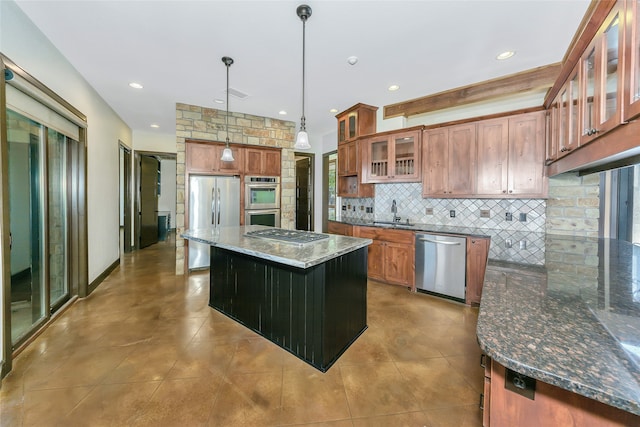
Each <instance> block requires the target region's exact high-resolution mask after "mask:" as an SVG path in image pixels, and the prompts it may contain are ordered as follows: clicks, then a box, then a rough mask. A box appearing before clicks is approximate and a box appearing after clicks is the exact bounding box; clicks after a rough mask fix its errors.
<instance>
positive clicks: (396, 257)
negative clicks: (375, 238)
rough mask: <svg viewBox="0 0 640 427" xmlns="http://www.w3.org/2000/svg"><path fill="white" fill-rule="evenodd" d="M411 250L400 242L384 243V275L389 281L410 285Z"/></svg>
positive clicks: (412, 257)
mask: <svg viewBox="0 0 640 427" xmlns="http://www.w3.org/2000/svg"><path fill="white" fill-rule="evenodd" d="M413 262H414V255H413V250H412V249H411V247H409V246H407V245H406V244H402V243H391V242H387V243H385V248H384V277H385V280H386V281H387V282H389V283H394V284H398V285H405V286H412V284H413V282H414V278H413V277H412V275H413V271H414V269H413V268H412V263H413Z"/></svg>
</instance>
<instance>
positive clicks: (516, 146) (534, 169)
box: [508, 112, 546, 197]
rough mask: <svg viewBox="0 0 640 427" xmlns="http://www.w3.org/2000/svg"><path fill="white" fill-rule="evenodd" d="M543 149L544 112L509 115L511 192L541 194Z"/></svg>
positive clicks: (509, 179)
mask: <svg viewBox="0 0 640 427" xmlns="http://www.w3.org/2000/svg"><path fill="white" fill-rule="evenodd" d="M544 151H545V144H544V112H537V113H530V114H522V115H519V116H515V117H510V118H509V177H508V183H509V190H508V193H509V194H510V195H512V194H513V195H523V194H527V195H532V196H543V197H544V195H545V193H546V181H545V176H544Z"/></svg>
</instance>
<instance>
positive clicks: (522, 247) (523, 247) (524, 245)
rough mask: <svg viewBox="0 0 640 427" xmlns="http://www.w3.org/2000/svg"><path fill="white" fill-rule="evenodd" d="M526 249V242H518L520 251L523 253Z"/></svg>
mask: <svg viewBox="0 0 640 427" xmlns="http://www.w3.org/2000/svg"><path fill="white" fill-rule="evenodd" d="M525 249H527V241H526V240H520V250H521V251H523V250H525Z"/></svg>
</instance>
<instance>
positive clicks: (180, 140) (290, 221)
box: [176, 103, 296, 274]
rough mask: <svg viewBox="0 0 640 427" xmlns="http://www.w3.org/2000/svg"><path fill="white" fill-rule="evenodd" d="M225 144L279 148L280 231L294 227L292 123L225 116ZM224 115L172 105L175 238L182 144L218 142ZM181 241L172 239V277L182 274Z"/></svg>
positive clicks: (179, 223) (179, 221)
mask: <svg viewBox="0 0 640 427" xmlns="http://www.w3.org/2000/svg"><path fill="white" fill-rule="evenodd" d="M229 114H230V115H229V140H230V141H231V142H233V143H237V144H245V145H258V146H264V147H278V148H282V173H281V177H282V178H281V191H280V196H281V202H280V203H281V219H280V221H281V227H282V228H287V229H291V228H294V227H295V208H296V200H295V194H296V183H295V159H294V151H293V144H294V142H295V131H296V130H295V126H296V125H295V123H294V122H290V121H284V120H279V119H272V118H269V117H260V116H253V115H249V114H243V113H234V112H230V113H229ZM225 120H226V111H224V110H216V109H213V108H206V107H199V106H195V105H188V104H180V103H178V104H176V151H177V159H176V186H177V192H176V236H180V234H181V233H182V232H183V231H184V229H185V228H184V227H185V217H184V214H185V206H184V201H185V194H184V192H185V179H186V168H185V141H186V140H187V139H201V140H209V141H222V142H224V141H225V140H226V138H227V134H226V131H225ZM184 255H185V252H184V240H183V239H180V238H179V237H178V238H176V274H184V271H185V258H184Z"/></svg>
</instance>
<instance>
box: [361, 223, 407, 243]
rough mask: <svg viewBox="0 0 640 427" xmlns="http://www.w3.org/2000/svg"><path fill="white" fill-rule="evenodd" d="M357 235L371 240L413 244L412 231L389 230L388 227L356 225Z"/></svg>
mask: <svg viewBox="0 0 640 427" xmlns="http://www.w3.org/2000/svg"><path fill="white" fill-rule="evenodd" d="M358 229H359V230H358V233H359V234H358V235H359V237H363V238H365V239H373V240H383V241H385V242H392V243H403V244H407V245H413V244H414V243H415V242H414V239H415V237H414V236H415V235H414V233H413V231H407V230H390V229H388V228H376V227H358Z"/></svg>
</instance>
